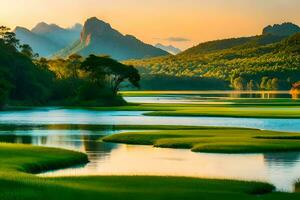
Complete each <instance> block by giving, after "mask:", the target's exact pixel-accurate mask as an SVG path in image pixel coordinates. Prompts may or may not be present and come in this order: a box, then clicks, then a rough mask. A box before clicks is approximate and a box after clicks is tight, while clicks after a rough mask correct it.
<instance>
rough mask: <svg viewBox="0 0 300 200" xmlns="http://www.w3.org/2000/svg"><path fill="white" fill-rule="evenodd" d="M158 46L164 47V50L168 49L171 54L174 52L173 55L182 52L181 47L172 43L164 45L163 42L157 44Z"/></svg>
mask: <svg viewBox="0 0 300 200" xmlns="http://www.w3.org/2000/svg"><path fill="white" fill-rule="evenodd" d="M155 47H156V48H159V49H162V50H164V51H167V52H169V53H170V54H173V55H176V54H179V53H180V52H181V49H179V48H176V47H174V46H172V45H163V44H160V43H158V44H156V45H155Z"/></svg>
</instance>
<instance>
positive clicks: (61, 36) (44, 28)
mask: <svg viewBox="0 0 300 200" xmlns="http://www.w3.org/2000/svg"><path fill="white" fill-rule="evenodd" d="M81 30H82V26H80V25H79V24H76V25H74V27H73V28H70V29H64V28H61V27H59V26H58V25H56V24H46V23H44V22H41V23H39V24H37V25H36V26H35V27H34V28H33V29H32V30H31V32H33V33H35V34H37V35H39V36H42V37H45V38H47V39H49V40H51V41H52V42H54V43H55V44H56V45H58V46H60V47H61V48H64V47H66V46H68V45H70V44H71V43H73V42H75V41H76V40H78V38H79V37H80V32H81Z"/></svg>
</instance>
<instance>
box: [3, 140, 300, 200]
mask: <svg viewBox="0 0 300 200" xmlns="http://www.w3.org/2000/svg"><path fill="white" fill-rule="evenodd" d="M86 161H87V160H86V156H85V155H84V154H81V153H77V152H72V151H67V150H60V149H53V148H43V147H33V146H29V145H16V144H2V143H0V199H1V200H15V199H20V200H32V199H44V200H57V199H64V200H73V199H84V200H95V199H101V200H140V199H143V200H161V199H173V200H182V199H206V200H215V199H219V200H240V199H243V200H255V199H260V200H268V199H274V200H277V199H278V200H281V199H282V200H286V199H289V200H294V199H299V198H300V194H296V193H293V194H291V193H280V192H274V186H272V185H270V184H267V183H259V182H244V181H231V180H213V179H197V178H183V177H153V176H152V177H151V176H92V177H60V178H41V177H37V176H35V175H33V174H30V173H32V172H37V171H41V170H46V169H56V168H58V167H66V166H68V165H70V164H75V163H85V162H86ZM124 164H126V163H124Z"/></svg>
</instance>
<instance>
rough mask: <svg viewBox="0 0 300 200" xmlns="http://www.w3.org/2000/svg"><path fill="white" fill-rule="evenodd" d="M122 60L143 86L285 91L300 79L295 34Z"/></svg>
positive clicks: (298, 40) (209, 44)
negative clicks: (134, 68)
mask: <svg viewBox="0 0 300 200" xmlns="http://www.w3.org/2000/svg"><path fill="white" fill-rule="evenodd" d="M125 63H126V64H128V65H133V66H135V67H136V68H138V69H139V71H140V73H141V76H142V84H141V85H142V87H143V89H149V87H151V88H150V89H185V90H189V89H201V90H202V89H214V90H219V89H229V88H230V87H231V88H234V89H237V90H290V88H291V87H292V84H293V83H296V82H297V81H300V78H299V77H300V33H296V34H293V35H292V36H282V35H274V34H264V35H258V36H253V37H242V38H233V39H225V40H217V41H211V42H206V43H201V44H199V45H197V46H195V47H193V48H190V49H188V50H186V51H184V52H182V53H180V54H178V55H175V56H163V57H157V58H151V59H142V60H130V61H126V62H125ZM145 80H147V82H146V83H143V82H145ZM188 80H189V81H188ZM187 82H189V83H190V84H186V83H187ZM199 83H201V84H200V85H199V86H197V87H196V88H194V86H195V85H197V84H199Z"/></svg>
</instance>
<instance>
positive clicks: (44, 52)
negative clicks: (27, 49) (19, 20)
mask: <svg viewBox="0 0 300 200" xmlns="http://www.w3.org/2000/svg"><path fill="white" fill-rule="evenodd" d="M14 32H15V34H16V37H17V38H18V39H19V40H20V41H21V43H22V44H29V45H30V46H31V48H32V49H33V51H34V52H36V53H38V54H39V55H40V56H43V57H47V56H50V55H51V54H53V53H54V52H57V51H59V50H60V49H61V48H60V46H58V45H57V44H55V43H54V42H52V41H51V40H49V39H47V38H45V37H42V36H40V35H37V34H35V33H33V32H31V31H30V30H28V29H26V28H23V27H16V28H15V30H14Z"/></svg>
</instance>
